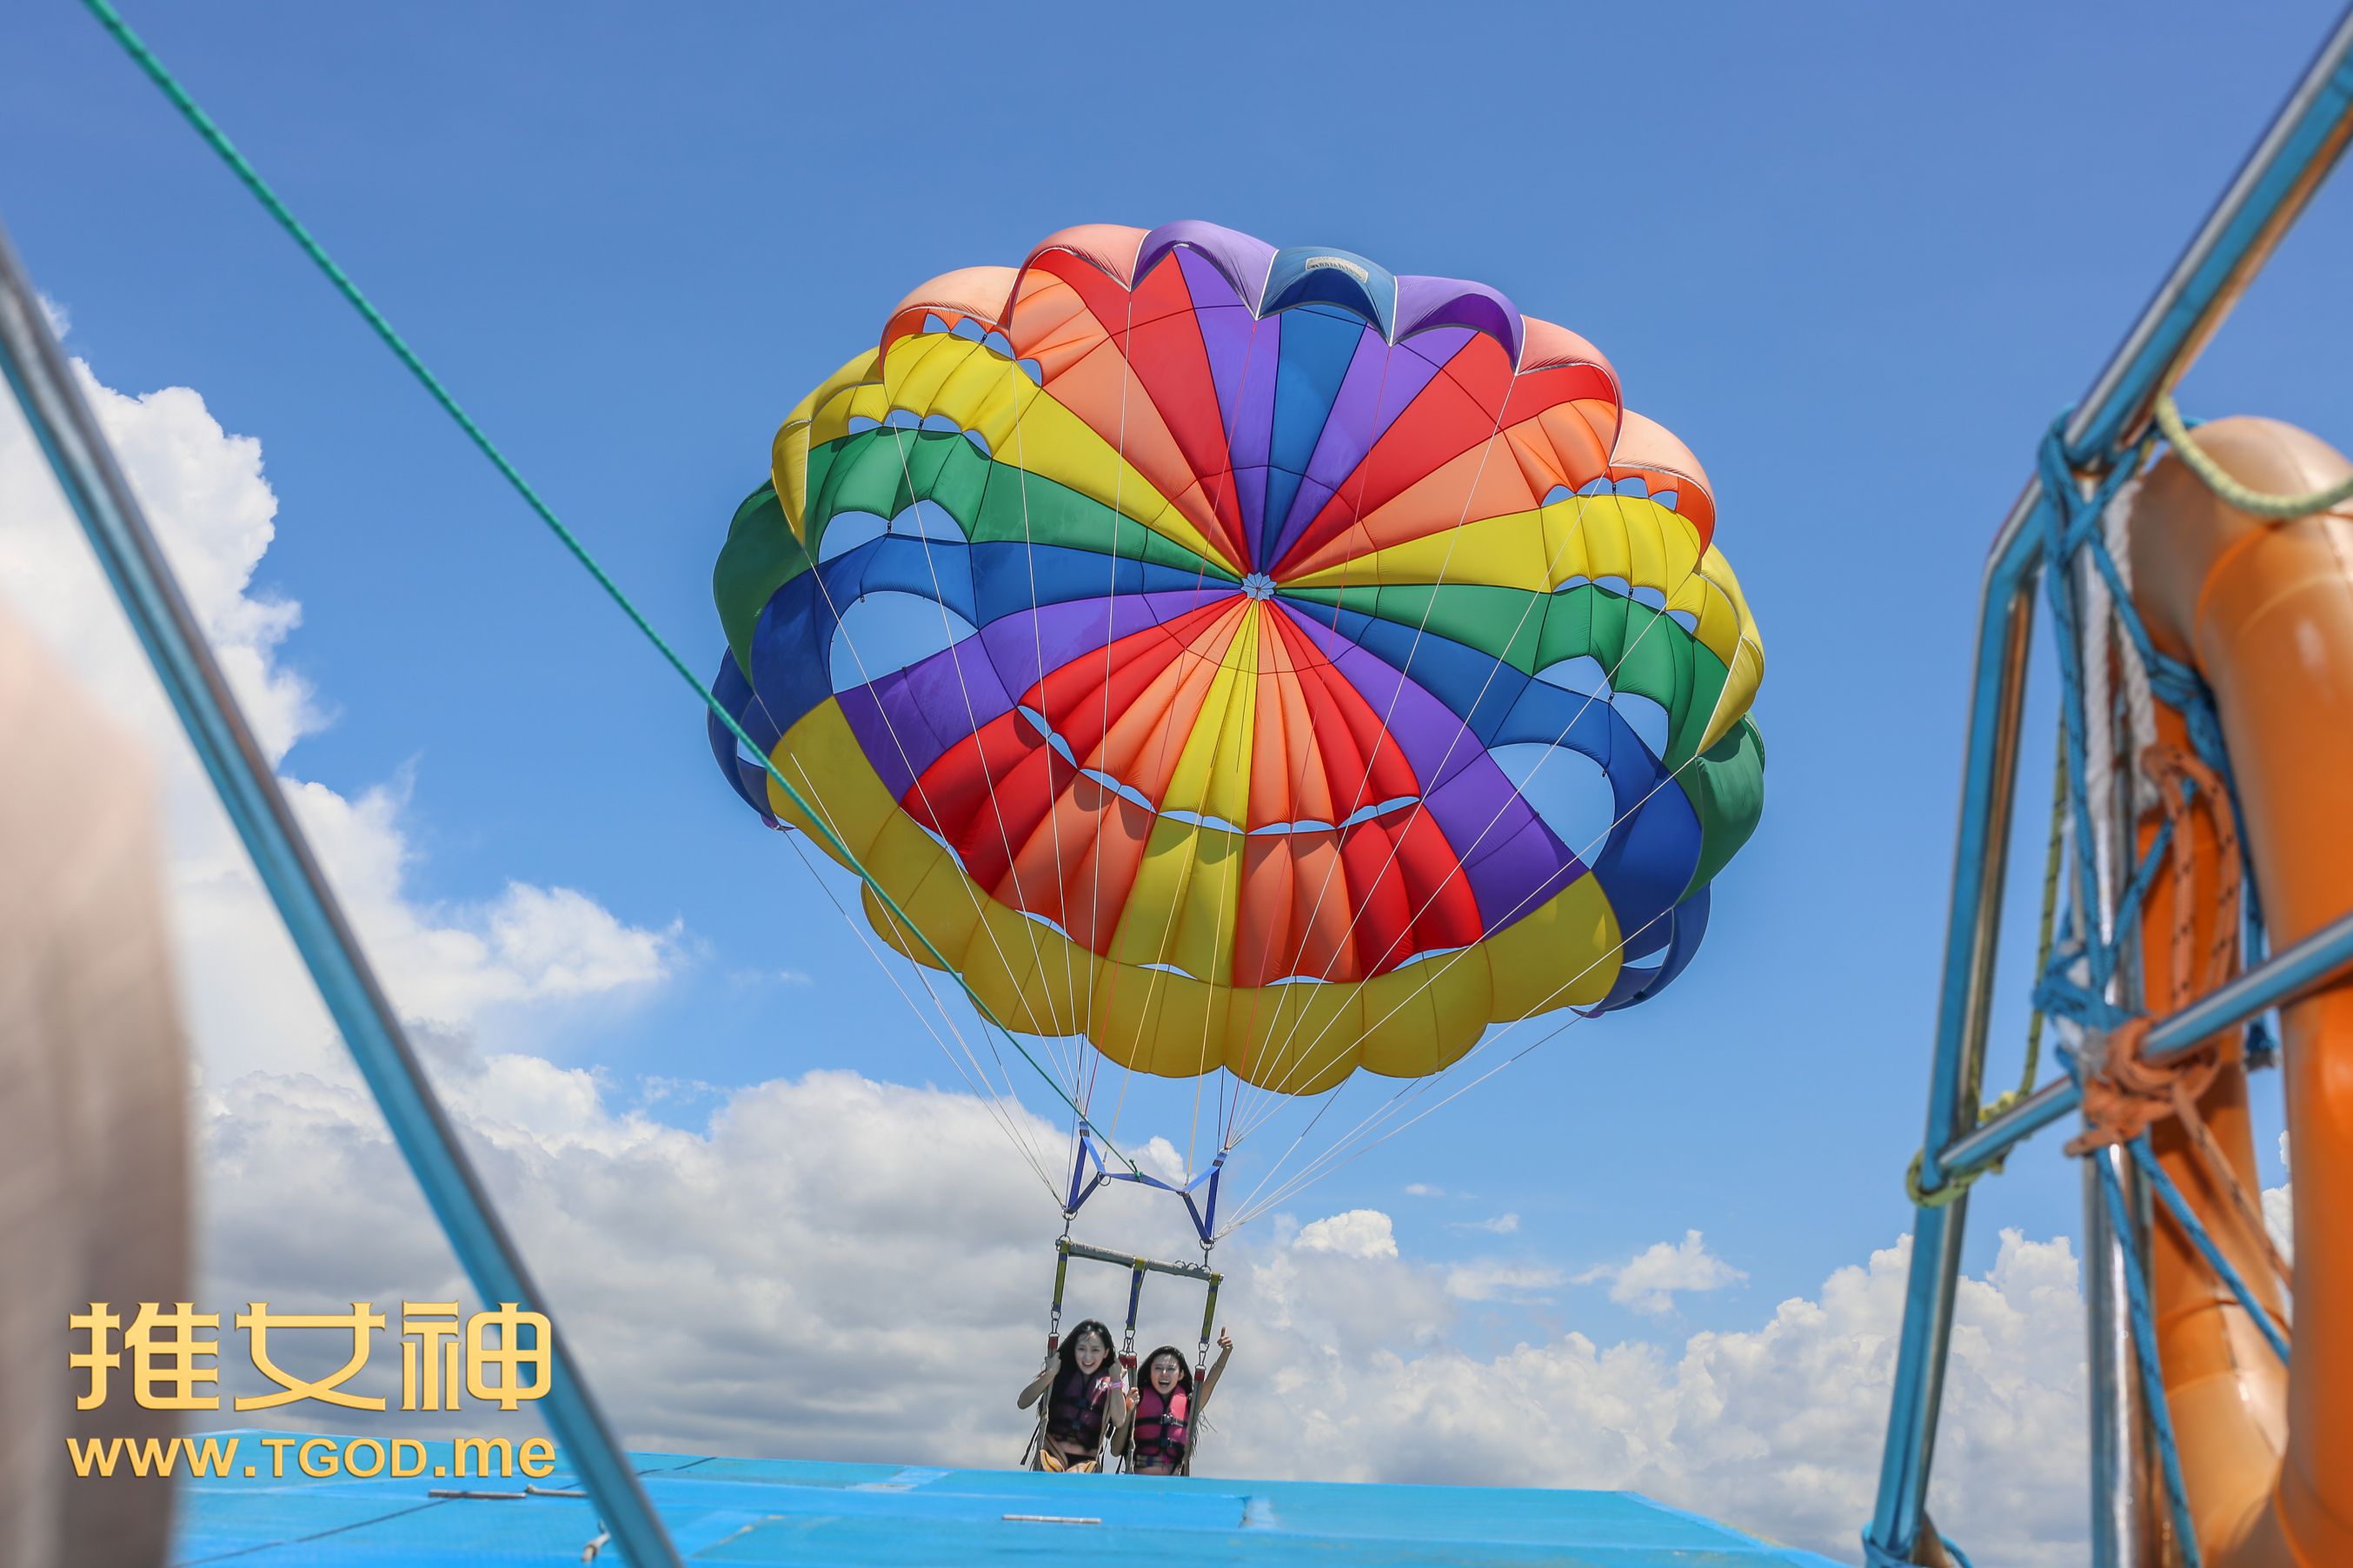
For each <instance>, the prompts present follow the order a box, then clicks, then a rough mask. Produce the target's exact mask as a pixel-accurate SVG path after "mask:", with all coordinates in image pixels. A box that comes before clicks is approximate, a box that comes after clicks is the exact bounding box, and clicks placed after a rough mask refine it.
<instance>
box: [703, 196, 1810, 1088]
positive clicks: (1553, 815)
mask: <svg viewBox="0 0 2353 1568" xmlns="http://www.w3.org/2000/svg"><path fill="white" fill-rule="evenodd" d="M714 587H715V592H716V596H717V599H718V605H719V610H720V614H721V617H722V619H723V622H724V625H725V627H726V632H727V639H728V647H729V658H728V660H727V663H726V666H725V667H724V668H723V669H722V671H721V675H720V682H719V689H720V692H721V695H722V697H723V700H725V702H726V704H727V706H728V707H729V708H730V710H731V711H733V712H734V713H735V715H736V716H737V718H738V721H740V722H741V723H742V724H743V725H744V729H745V730H746V731H748V732H749V733H750V734H751V735H752V736H753V737H754V740H755V741H757V742H759V744H761V745H762V746H763V747H765V748H766V749H767V752H768V755H769V757H770V759H771V760H773V762H774V763H775V765H776V769H777V770H778V771H779V772H780V773H782V774H783V776H784V777H785V778H786V779H788V780H790V781H792V783H793V784H794V785H795V787H796V788H797V790H798V792H799V793H800V795H802V797H803V798H804V799H805V800H806V801H807V802H808V803H809V805H811V806H813V807H814V808H815V810H816V812H817V813H818V815H819V816H822V817H823V818H824V819H825V822H826V826H828V828H829V830H830V832H831V834H832V835H835V836H838V837H839V840H840V841H841V843H842V844H844V845H846V846H847V847H848V849H849V853H850V855H852V856H853V857H855V858H856V860H857V861H858V862H859V863H860V866H861V867H862V869H863V872H864V874H865V875H866V876H867V877H868V878H869V879H870V881H871V885H870V887H869V889H868V892H867V895H866V909H867V914H868V916H869V918H870V920H871V921H872V923H873V925H874V928H875V929H876V931H878V932H880V933H881V935H882V936H883V937H884V938H885V939H886V940H888V941H889V942H892V944H893V945H894V946H896V947H898V948H899V949H900V950H901V951H902V952H906V953H908V954H909V955H910V956H912V957H914V958H916V959H918V960H919V961H921V962H923V963H928V964H931V965H933V966H934V967H935V968H936V967H938V966H939V964H940V963H941V960H942V959H943V958H944V959H945V960H946V962H947V963H950V964H951V965H953V966H954V967H955V969H956V970H958V971H959V972H960V974H961V976H962V979H963V981H964V983H965V984H966V985H967V986H968V987H969V988H970V990H971V991H972V993H973V994H975V996H976V998H978V999H979V1000H980V1001H981V1002H982V1003H983V1004H984V1005H986V1006H987V1008H988V1010H989V1011H990V1012H992V1013H993V1014H994V1015H995V1016H996V1017H997V1019H998V1020H999V1021H1000V1022H1002V1023H1003V1024H1005V1025H1006V1026H1008V1027H1009V1028H1012V1029H1014V1030H1017V1031H1021V1032H1026V1033H1034V1034H1038V1035H1049V1036H1076V1035H1083V1036H1084V1037H1086V1038H1087V1039H1088V1040H1089V1041H1091V1042H1092V1044H1093V1046H1094V1047H1096V1048H1098V1049H1099V1050H1101V1051H1102V1052H1103V1054H1104V1055H1105V1056H1107V1057H1109V1058H1112V1059H1113V1060H1115V1061H1117V1062H1120V1063H1123V1064H1124V1065H1125V1066H1127V1067H1130V1068H1134V1069H1137V1070H1140V1071H1144V1072H1148V1073H1154V1074H1159V1075H1164V1076H1170V1077H1189V1076H1194V1075H1199V1074H1204V1073H1209V1072H1214V1071H1216V1070H1217V1069H1219V1068H1225V1069H1228V1070H1229V1071H1230V1072H1231V1073H1233V1074H1234V1075H1235V1076H1236V1077H1238V1078H1240V1079H1243V1080H1245V1081H1247V1082H1248V1083H1250V1084H1252V1085H1255V1086H1258V1087H1259V1088H1261V1089H1272V1090H1276V1091H1279V1092H1282V1093H1291V1094H1302V1093H1310V1092H1316V1091H1320V1090H1323V1089H1329V1088H1331V1087H1333V1086H1334V1085H1335V1084H1336V1083H1338V1082H1339V1081H1341V1080H1342V1079H1345V1078H1346V1077H1347V1076H1348V1075H1349V1074H1350V1073H1352V1072H1354V1071H1355V1070H1356V1069H1358V1068H1364V1069H1366V1070H1369V1071H1371V1072H1375V1073H1381V1074H1387V1075H1390V1076H1393V1077H1417V1076H1420V1075H1425V1074H1429V1073H1432V1072H1436V1071H1438V1070H1440V1069H1441V1068H1444V1067H1446V1066H1447V1065H1448V1064H1450V1063H1451V1062H1452V1061H1454V1060H1455V1059H1456V1058H1459V1057H1460V1056H1461V1054H1462V1053H1463V1052H1465V1051H1466V1050H1468V1049H1469V1048H1471V1047H1472V1045H1473V1044H1474V1042H1476V1041H1477V1040H1478V1039H1479V1038H1480V1037H1481V1035H1482V1032H1483V1031H1484V1030H1486V1029H1487V1028H1488V1027H1489V1026H1491V1025H1494V1024H1500V1023H1505V1022H1508V1021H1511V1020H1515V1019H1518V1018H1522V1017H1526V1016H1534V1015H1536V1014H1539V1013H1545V1012H1548V1011H1551V1010H1553V1009H1556V1008H1562V1007H1572V1006H1573V1007H1577V1008H1581V1009H1587V1010H1596V1009H1609V1008H1613V1007H1618V1006H1622V1005H1628V1004H1630V1003H1631V1002H1634V1001H1637V1000H1640V999H1641V997H1643V996H1645V995H1647V994H1651V992H1654V991H1655V990H1656V989H1658V988H1659V987H1660V986H1661V985H1663V984H1665V983H1666V982H1667V981H1669V980H1671V979H1672V978H1673V976H1674V974H1675V973H1678V972H1680V970H1681V969H1682V967H1683V964H1684V963H1687V962H1688V960H1689V958H1690V956H1691V953H1692V952H1693V950H1694V948H1695V947H1696V945H1697V943H1698V941H1699V938H1700V935H1701V933H1702V931H1704V929H1705V924H1706V910H1707V885H1708V881H1709V879H1711V878H1712V877H1714V876H1715V873H1716V872H1717V871H1718V870H1719V869H1721V868H1722V867H1723V866H1724V864H1725V861H1726V860H1727V859H1728V858H1730V857H1731V855H1732V854H1733V852H1734V851H1735V850H1736V849H1737V848H1738V847H1740V845H1741V844H1742V843H1743V842H1744V841H1745V840H1746V838H1747V837H1748V835H1749V834H1750V832H1751V831H1752V830H1753V829H1754V827H1755V826H1756V823H1757V816H1758V814H1759V812H1760V811H1761V809H1762V804H1763V769H1764V756H1763V749H1762V742H1760V740H1759V738H1758V735H1757V729H1756V727H1755V725H1754V723H1753V722H1752V721H1750V720H1748V719H1747V718H1746V711H1747V709H1748V706H1749V702H1750V700H1751V699H1752V697H1753V696H1754V694H1755V692H1756V690H1757V683H1758V681H1759V679H1760V678H1761V676H1762V673H1763V668H1764V660H1763V654H1762V650H1761V647H1760V645H1759V643H1758V640H1757V628H1756V625H1755V623H1754V621H1753V620H1752V618H1751V616H1750V615H1749V612H1748V607H1747V605H1746V603H1745V601H1744V600H1743V598H1742V596H1741V592H1740V587H1739V584H1738V582H1737V581H1736V578H1735V577H1734V576H1733V573H1732V569H1731V567H1730V565H1729V564H1727V563H1725V559H1724V557H1723V556H1722V554H1721V553H1719V552H1717V550H1716V549H1715V500H1714V498H1713V496H1712V495H1711V494H1710V492H1709V489H1708V486H1707V479H1706V477H1705V475H1704V473H1703V471H1702V470H1701V468H1700V466H1699V464H1698V462H1697V461H1696V460H1695V459H1694V458H1693V457H1692V455H1691V454H1690V453H1689V452H1688V451H1686V450H1685V449H1684V448H1683V446H1682V444H1681V443H1679V442H1678V441H1676V440H1675V438H1674V437H1672V436H1671V435H1669V434H1668V433H1667V432H1666V431H1665V430H1664V429H1663V428H1662V427H1661V426H1658V425H1656V424H1653V423H1651V421H1649V420H1647V419H1644V418H1643V417H1641V416H1640V415H1637V414H1633V413H1630V412H1629V411H1627V409H1626V408H1625V406H1624V404H1623V401H1622V399H1621V397H1620V389H1619V383H1618V376H1617V374H1616V372H1615V371H1614V370H1612V368H1611V367H1610V365H1609V362H1608V361H1607V360H1605V359H1604V358H1603V357H1602V356H1601V354H1600V353H1599V352H1598V351H1597V350H1595V349H1594V348H1593V347H1592V346H1591V345H1589V344H1588V343H1587V342H1584V341H1583V340H1582V339H1580V338H1578V337H1577V336H1576V335H1575V334H1574V333H1572V332H1569V331H1566V330H1564V329H1563V328H1560V327H1557V326H1555V325H1553V324H1551V323H1550V322H1547V321H1535V320H1532V319H1529V318H1525V317H1523V316H1522V315H1521V314H1520V313H1519V312H1518V310H1515V309H1514V307H1513V305H1512V304H1511V302H1510V301H1509V300H1506V299H1505V298H1504V296H1503V295H1502V294H1500V293H1498V292H1497V291H1496V290H1494V289H1490V288H1487V287H1485V286H1483V285H1481V284H1477V283H1467V282H1461V281H1457V280H1454V279H1443V278H1421V277H1399V276H1396V275H1393V274H1391V273H1389V272H1388V271H1387V270H1385V269H1384V268H1381V267H1380V266H1378V265H1377V264H1376V263H1374V262H1372V261H1369V260H1366V258H1362V257H1359V256H1356V255H1352V254H1349V253H1347V252H1344V251H1336V250H1317V249H1299V248H1294V249H1286V250H1278V249H1276V248H1275V247H1271V246H1269V245H1266V244H1264V243H1262V242H1261V241H1259V240H1257V239H1253V238H1251V237H1249V236H1247V235H1242V234H1238V233H1235V232H1234V231H1232V230H1229V229H1223V228H1219V227H1216V226H1211V225H1208V224H1202V223H1177V224H1171V225H1168V226H1164V227H1161V228H1158V229H1154V230H1152V231H1150V232H1146V231H1145V230H1142V229H1135V228H1125V227H1115V226H1087V227H1082V228H1075V229H1069V230H1065V231H1063V232H1062V233H1060V234H1058V235H1056V236H1054V237H1051V238H1050V239H1049V240H1047V241H1046V242H1045V243H1044V244H1042V245H1041V246H1039V247H1038V248H1037V250H1036V251H1034V252H1033V253H1032V254H1031V255H1030V257H1029V259H1028V260H1027V261H1026V262H1024V263H1023V264H1022V265H1021V266H1020V267H1019V268H1000V267H985V268H968V269H966V270H964V271H960V272H954V273H950V274H948V275H947V276H945V277H944V278H939V279H934V280H933V281H932V282H930V283H928V284H926V285H924V286H923V288H921V289H917V290H916V291H915V292H914V293H913V294H911V295H909V296H908V297H907V299H906V300H904V301H903V302H902V304H901V305H900V306H899V308H898V309H897V310H894V311H893V312H892V315H891V318H890V320H889V321H888V323H887V324H886V325H885V326H884V328H883V330H882V332H881V340H880V342H879V343H878V345H877V346H876V347H875V348H873V349H872V350H871V351H869V352H867V353H861V354H860V355H859V356H858V357H856V358H855V359H852V360H851V361H850V362H849V363H848V364H846V365H844V366H843V367H842V368H841V369H840V370H839V371H838V372H836V373H835V374H833V375H832V376H831V377H829V378H828V380H826V381H825V382H824V383H823V384H821V385H819V386H818V388H817V389H816V390H815V391H814V392H812V393H811V394H809V395H808V396H807V397H806V398H805V399H803V400H802V402H801V403H800V405H799V406H797V408H795V409H794V410H793V412H792V416H791V417H790V418H788V419H787V420H786V422H785V425H784V427H783V429H782V430H781V431H780V432H779V433H778V435H777V437H776V446H775V451H774V463H773V468H772V471H771V478H770V483H768V484H767V485H765V486H764V487H763V488H762V489H759V490H758V491H756V492H755V493H754V495H753V496H752V497H751V498H750V499H749V500H746V501H745V502H744V505H743V507H742V508H741V509H740V510H738V511H737V513H736V515H735V519H734V522H733V527H732V529H731V530H730V532H729V537H728V541H727V543H726V546H725V548H724V550H723V552H722V553H721V556H720V559H719V563H718V567H717V571H716V574H715V581H714ZM711 736H712V746H713V749H714V752H715V753H716V755H717V757H718V759H719V762H720V764H721V766H722V767H723V769H724V770H725V772H726V773H727V775H728V778H729V779H730V781H731V782H732V783H733V784H734V786H735V788H736V789H737V790H738V791H739V792H740V793H741V794H742V795H744V799H745V800H746V801H748V802H749V803H750V804H751V805H752V806H753V807H754V809H755V810H757V811H758V812H760V813H761V815H762V816H765V817H766V818H767V819H768V820H769V821H770V822H771V823H772V824H774V823H783V824H789V825H793V826H800V827H804V828H806V827H808V826H811V824H810V822H809V821H808V820H807V818H806V817H805V816H803V815H802V813H801V810H800V808H799V807H798V806H797V805H794V804H792V803H791V802H790V801H789V800H788V799H787V797H786V795H785V794H784V793H783V792H782V791H780V790H777V789H776V788H775V787H774V785H773V783H772V781H771V780H770V779H769V777H768V775H767V773H766V771H765V768H764V767H763V766H762V765H761V764H760V763H759V762H758V761H756V760H755V759H752V758H748V757H745V756H744V755H741V754H740V753H739V749H738V744H737V742H736V741H735V739H734V737H733V736H732V735H731V734H729V733H728V732H727V731H726V730H725V729H724V728H723V727H722V726H720V725H719V724H718V723H717V722H716V721H714V722H713V724H712V731H711ZM828 852H829V853H836V854H837V858H839V855H838V852H837V851H835V850H833V849H832V847H830V846H828ZM877 888H879V889H881V891H882V892H883V893H885V894H887V895H888V896H889V902H888V903H887V904H886V903H885V902H884V900H881V899H880V898H878V897H877V896H876V893H875V890H874V889H877ZM892 905H895V907H896V910H897V911H898V912H897V913H896V914H894V913H893V912H892V908H891V906H892ZM903 922H912V923H913V925H914V927H916V928H917V930H918V931H920V936H918V935H917V934H916V933H915V932H911V931H909V930H907V929H906V925H905V923H903Z"/></svg>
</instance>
